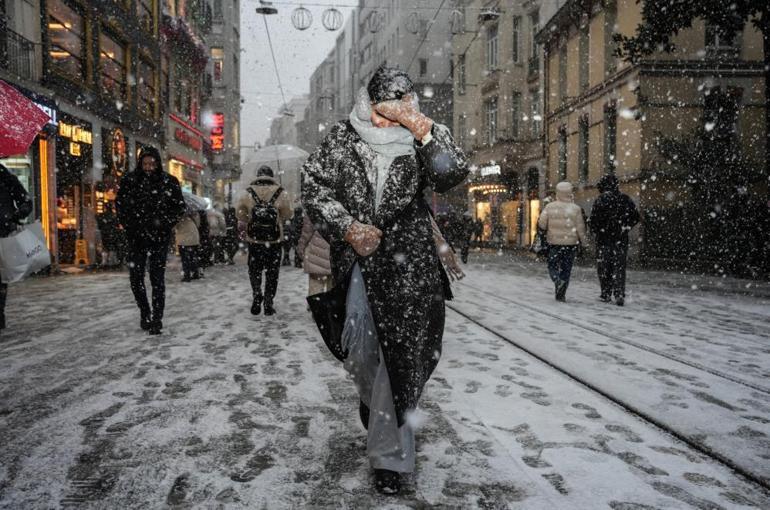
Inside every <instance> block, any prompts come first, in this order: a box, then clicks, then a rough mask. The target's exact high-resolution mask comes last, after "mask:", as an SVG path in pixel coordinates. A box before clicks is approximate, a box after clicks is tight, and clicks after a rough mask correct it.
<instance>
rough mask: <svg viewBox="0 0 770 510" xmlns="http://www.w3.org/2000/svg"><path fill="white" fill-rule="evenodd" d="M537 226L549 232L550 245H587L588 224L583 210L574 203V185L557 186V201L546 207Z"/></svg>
mask: <svg viewBox="0 0 770 510" xmlns="http://www.w3.org/2000/svg"><path fill="white" fill-rule="evenodd" d="M537 225H538V227H540V228H541V229H543V230H545V231H546V232H547V238H548V244H552V245H555V246H574V245H576V244H578V243H581V244H585V239H586V223H585V220H584V219H583V210H582V209H581V208H580V206H579V205H577V204H575V203H574V202H573V198H572V184H570V183H568V182H560V183H559V184H557V185H556V200H554V201H553V202H551V203H550V204H548V205H547V206H545V209H543V212H542V213H541V214H540V219H539V220H538V222H537Z"/></svg>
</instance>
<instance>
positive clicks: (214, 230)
mask: <svg viewBox="0 0 770 510" xmlns="http://www.w3.org/2000/svg"><path fill="white" fill-rule="evenodd" d="M206 216H208V220H209V235H210V236H211V237H223V236H224V235H226V234H227V224H226V223H225V215H224V214H222V213H221V212H219V211H217V210H216V209H209V210H207V211H206Z"/></svg>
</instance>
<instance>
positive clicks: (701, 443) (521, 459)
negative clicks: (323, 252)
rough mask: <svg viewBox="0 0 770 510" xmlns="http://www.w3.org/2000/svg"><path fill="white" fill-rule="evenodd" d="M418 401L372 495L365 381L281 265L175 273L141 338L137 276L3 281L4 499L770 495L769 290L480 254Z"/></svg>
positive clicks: (394, 503)
mask: <svg viewBox="0 0 770 510" xmlns="http://www.w3.org/2000/svg"><path fill="white" fill-rule="evenodd" d="M471 259H472V260H471V264H470V265H469V266H467V273H468V277H467V278H466V279H465V280H463V281H462V282H460V283H459V284H456V285H455V286H454V291H455V298H456V299H455V301H453V302H450V303H448V306H449V309H448V311H447V325H446V334H445V336H444V348H443V354H442V358H441V362H440V363H439V367H438V369H437V371H436V373H435V374H434V376H433V378H432V379H431V381H430V382H429V383H428V385H427V387H426V391H425V394H424V396H423V399H422V401H421V416H420V417H419V418H420V420H419V421H420V428H419V431H418V434H417V440H418V446H417V448H418V459H417V473H416V474H415V475H414V476H413V477H410V478H409V479H408V481H407V485H406V488H405V490H404V491H403V492H402V494H401V495H399V496H396V497H386V496H382V495H378V494H377V493H376V492H375V491H374V490H373V488H372V481H371V473H370V468H369V466H368V462H367V460H366V457H365V435H364V429H363V427H362V426H361V424H360V422H359V418H358V412H357V404H358V401H357V395H356V393H355V389H354V387H353V385H352V383H351V382H350V381H349V380H348V379H347V376H346V373H345V372H344V370H343V368H342V366H341V364H340V363H339V362H337V361H336V360H335V359H334V358H333V357H332V356H331V354H329V353H328V352H327V351H326V349H325V347H324V346H323V343H322V341H321V340H320V337H319V335H318V333H317V330H316V328H315V325H314V324H313V323H312V320H311V318H310V316H309V313H308V312H307V311H306V309H305V304H304V294H305V290H306V276H305V275H304V274H303V273H302V272H301V271H300V270H298V269H294V268H283V269H284V271H283V272H282V273H281V280H280V286H279V292H278V298H277V301H276V307H277V309H278V314H277V315H276V316H274V317H264V316H259V317H252V316H251V315H250V314H249V306H250V289H249V283H248V277H247V275H246V268H245V265H244V261H243V260H240V261H239V265H236V266H217V267H215V268H212V269H210V270H209V271H208V272H207V274H206V279H205V280H203V281H199V282H192V283H180V282H179V275H178V268H179V267H178V264H179V263H178V261H177V260H174V261H173V262H172V263H171V264H170V268H169V271H168V273H167V282H168V288H167V299H168V304H167V309H166V319H165V320H164V323H165V329H164V334H163V335H161V336H159V337H150V336H148V335H146V334H145V333H144V332H143V331H141V330H140V329H139V317H138V312H137V310H136V307H135V305H134V303H133V298H132V295H131V292H130V290H129V285H128V275H127V273H117V272H116V273H92V274H81V275H77V276H66V277H57V278H39V279H33V280H30V281H27V282H25V283H23V284H21V285H18V286H12V287H11V289H10V292H9V298H8V310H7V315H8V322H9V329H8V330H6V331H3V333H2V336H1V337H0V388H1V389H0V430H1V431H2V438H3V448H2V449H0V507H2V508H25V509H28V508H57V507H78V508H111V509H118V508H119V509H127V508H163V507H169V506H170V507H175V508H270V509H275V508H356V509H357V508H375V507H387V508H426V507H433V506H435V507H439V508H522V509H598V508H610V509H613V510H621V509H624V510H631V509H674V508H697V509H704V510H705V509H718V508H725V509H729V508H770V493H769V492H768V487H770V383H768V380H770V378H769V377H768V376H770V344H769V343H768V342H770V340H768V339H770V324H769V323H768V321H767V315H768V309H770V307H769V306H768V305H769V304H770V302H769V301H768V299H767V298H762V297H752V296H740V295H735V294H723V293H718V292H705V291H701V290H698V289H692V288H691V287H681V288H675V287H674V286H671V285H666V283H665V279H664V278H659V277H658V278H656V279H655V280H654V282H653V283H650V281H647V282H646V284H644V285H638V284H637V283H638V282H640V280H643V279H644V278H645V276H644V274H643V273H636V272H632V273H630V275H629V294H628V300H627V305H626V307H624V308H619V307H616V306H614V305H607V304H603V303H600V302H598V300H597V297H598V284H597V283H596V281H595V278H594V276H593V273H592V272H591V271H590V270H587V269H586V270H580V271H578V274H577V275H576V278H575V280H573V283H572V285H571V287H570V289H569V292H568V294H567V303H557V302H555V301H554V300H553V295H552V290H551V289H552V287H551V284H550V281H549V280H548V278H547V276H546V274H545V267H544V266H543V265H540V264H537V263H533V262H520V261H516V260H509V259H505V260H503V258H502V257H494V256H487V255H485V256H478V255H477V254H472V256H471Z"/></svg>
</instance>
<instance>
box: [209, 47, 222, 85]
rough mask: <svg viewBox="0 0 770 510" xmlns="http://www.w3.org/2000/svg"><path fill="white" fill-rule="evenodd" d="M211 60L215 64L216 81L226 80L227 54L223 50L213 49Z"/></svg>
mask: <svg viewBox="0 0 770 510" xmlns="http://www.w3.org/2000/svg"><path fill="white" fill-rule="evenodd" d="M211 60H212V62H213V64H214V81H215V82H220V81H222V80H223V79H224V66H225V52H224V50H222V48H211Z"/></svg>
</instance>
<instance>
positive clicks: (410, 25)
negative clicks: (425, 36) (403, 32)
mask: <svg viewBox="0 0 770 510" xmlns="http://www.w3.org/2000/svg"><path fill="white" fill-rule="evenodd" d="M406 29H407V30H408V31H409V32H410V33H412V34H415V35H417V32H419V31H420V13H418V12H417V11H414V12H413V13H411V14H410V15H409V17H408V18H406Z"/></svg>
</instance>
